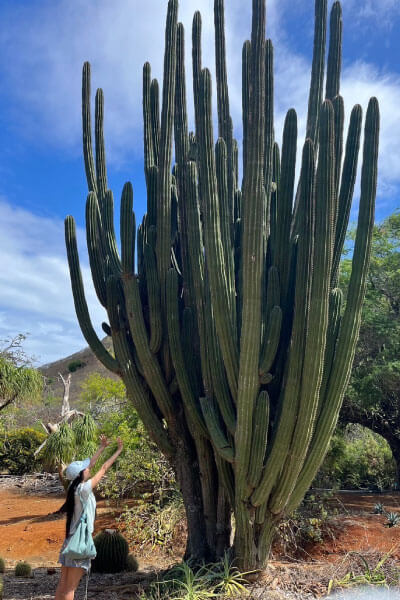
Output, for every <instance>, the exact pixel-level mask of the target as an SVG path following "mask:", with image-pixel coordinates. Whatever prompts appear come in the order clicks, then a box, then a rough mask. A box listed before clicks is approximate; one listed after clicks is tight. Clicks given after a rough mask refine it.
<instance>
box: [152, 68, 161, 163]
mask: <svg viewBox="0 0 400 600" xmlns="http://www.w3.org/2000/svg"><path fill="white" fill-rule="evenodd" d="M150 111H151V133H152V138H153V153H154V164H155V165H158V161H159V153H160V89H159V85H158V81H157V79H153V81H152V82H151V85H150Z"/></svg>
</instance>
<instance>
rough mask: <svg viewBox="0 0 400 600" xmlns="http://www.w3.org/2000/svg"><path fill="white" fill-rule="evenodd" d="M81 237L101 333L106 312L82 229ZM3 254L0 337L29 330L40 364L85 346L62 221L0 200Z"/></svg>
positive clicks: (32, 350) (94, 315) (84, 268)
mask: <svg viewBox="0 0 400 600" xmlns="http://www.w3.org/2000/svg"><path fill="white" fill-rule="evenodd" d="M77 235H78V236H79V241H80V246H81V248H80V253H81V256H82V257H83V261H82V274H83V278H84V282H85V289H86V296H87V301H88V305H89V310H90V312H91V315H92V319H93V324H94V325H95V327H96V329H97V330H98V332H99V334H100V335H102V334H101V322H102V320H104V319H105V313H104V311H103V309H102V308H101V306H100V304H99V302H98V301H97V298H96V296H95V292H94V289H93V286H92V284H91V278H90V270H89V268H88V266H87V260H86V257H85V251H84V248H83V246H82V242H84V239H85V236H84V232H83V231H79V230H78V232H77ZM0 256H1V269H0V289H1V296H0V339H4V338H6V337H9V336H13V335H16V334H18V333H25V332H29V333H30V336H29V337H28V340H27V342H26V350H27V352H28V353H31V354H33V355H35V356H36V357H37V358H38V359H39V362H40V363H44V362H49V361H50V360H56V359H57V358H60V357H62V356H67V355H69V354H71V353H72V352H75V351H78V350H80V349H81V348H82V347H83V346H84V345H86V342H85V341H84V339H83V336H82V334H81V332H80V329H79V326H78V323H77V318H76V315H75V309H74V304H73V298H72V292H71V285H70V280H69V272H68V265H67V261H66V253H65V249H64V226H63V223H62V221H61V220H52V219H48V218H42V217H38V216H36V215H33V214H32V213H30V212H28V211H26V210H23V209H20V208H15V207H12V206H11V205H10V204H8V203H7V202H6V201H5V200H4V199H0ZM103 335H104V334H103Z"/></svg>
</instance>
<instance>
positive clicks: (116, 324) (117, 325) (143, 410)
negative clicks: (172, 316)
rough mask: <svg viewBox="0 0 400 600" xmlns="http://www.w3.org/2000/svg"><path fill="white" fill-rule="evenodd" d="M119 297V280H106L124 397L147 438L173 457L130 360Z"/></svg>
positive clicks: (130, 355) (172, 452)
mask: <svg viewBox="0 0 400 600" xmlns="http://www.w3.org/2000/svg"><path fill="white" fill-rule="evenodd" d="M121 296H122V291H121V289H120V283H119V281H118V280H117V279H116V278H115V277H110V278H109V279H108V281H107V297H108V300H109V303H108V315H109V319H110V324H111V329H112V334H113V343H114V348H115V354H116V356H117V359H118V362H119V364H120V365H121V367H122V369H123V375H122V377H123V381H124V383H125V385H126V390H127V395H128V397H129V399H130V400H131V401H132V404H133V405H134V407H135V408H136V410H137V412H138V415H139V417H140V419H141V420H142V421H143V424H144V425H145V427H146V429H147V431H148V432H149V435H150V437H151V438H152V439H153V440H154V442H155V443H156V444H157V445H158V446H159V448H160V449H161V450H162V452H165V454H166V456H169V457H172V456H173V454H174V449H173V446H172V445H171V442H170V440H169V439H168V433H167V430H166V429H165V428H164V426H163V424H162V421H161V420H160V418H159V417H158V416H157V414H156V411H155V410H154V408H153V406H152V403H151V402H150V399H149V396H148V393H147V391H146V389H145V387H144V385H143V384H142V382H141V381H140V377H139V374H138V372H137V370H136V367H135V365H134V362H133V360H132V353H131V348H130V346H129V342H128V339H127V335H126V332H125V328H124V327H123V325H122V324H121V321H120V317H119V315H118V311H117V307H118V304H119V303H120V302H121V300H122V301H123V298H121Z"/></svg>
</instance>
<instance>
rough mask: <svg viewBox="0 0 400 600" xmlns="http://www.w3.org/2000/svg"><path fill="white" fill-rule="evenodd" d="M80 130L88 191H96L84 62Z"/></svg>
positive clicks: (88, 75) (87, 86)
mask: <svg viewBox="0 0 400 600" xmlns="http://www.w3.org/2000/svg"><path fill="white" fill-rule="evenodd" d="M82 131H83V158H84V162H85V172H86V179H87V185H88V189H89V192H95V193H97V183H96V171H95V167H94V158H93V148H92V125H91V118H90V63H88V62H85V63H84V65H83V71H82Z"/></svg>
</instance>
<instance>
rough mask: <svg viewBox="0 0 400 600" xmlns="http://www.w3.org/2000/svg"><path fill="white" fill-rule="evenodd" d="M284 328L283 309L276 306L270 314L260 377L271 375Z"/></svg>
mask: <svg viewBox="0 0 400 600" xmlns="http://www.w3.org/2000/svg"><path fill="white" fill-rule="evenodd" d="M281 327H282V309H281V307H280V306H274V307H273V308H272V310H271V312H270V313H269V320H268V326H267V331H266V335H265V342H264V348H263V350H262V353H261V362H260V377H263V376H264V375H266V374H267V373H269V371H270V369H271V367H272V365H273V364H274V360H275V357H276V353H277V351H278V346H279V339H280V335H281Z"/></svg>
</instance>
